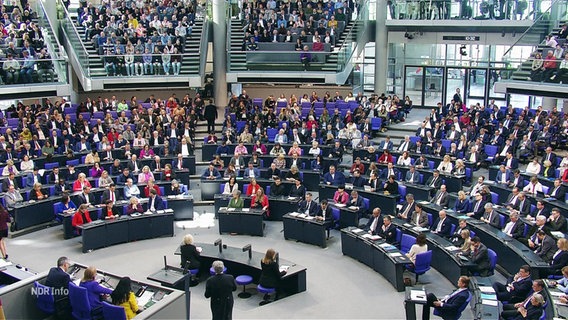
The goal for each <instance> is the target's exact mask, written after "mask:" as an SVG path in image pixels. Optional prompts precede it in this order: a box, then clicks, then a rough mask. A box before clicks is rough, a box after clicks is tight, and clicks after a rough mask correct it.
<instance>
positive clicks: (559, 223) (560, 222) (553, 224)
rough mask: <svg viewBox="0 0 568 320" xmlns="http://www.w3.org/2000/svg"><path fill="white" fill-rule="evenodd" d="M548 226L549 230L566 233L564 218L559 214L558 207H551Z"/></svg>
mask: <svg viewBox="0 0 568 320" xmlns="http://www.w3.org/2000/svg"><path fill="white" fill-rule="evenodd" d="M548 228H549V229H550V231H560V232H562V233H566V218H564V216H563V215H561V214H560V209H558V208H552V211H551V214H550V217H549V218H548Z"/></svg>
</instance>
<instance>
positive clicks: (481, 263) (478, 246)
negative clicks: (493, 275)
mask: <svg viewBox="0 0 568 320" xmlns="http://www.w3.org/2000/svg"><path fill="white" fill-rule="evenodd" d="M471 246H472V250H471V252H470V253H469V256H468V258H469V259H470V260H471V262H473V263H474V264H475V265H474V266H472V267H470V268H469V271H470V272H471V273H479V275H480V276H482V277H487V276H488V275H489V271H490V269H491V262H490V261H489V254H488V253H487V247H486V246H485V245H484V244H483V243H481V239H479V237H478V236H475V237H473V238H472V239H471Z"/></svg>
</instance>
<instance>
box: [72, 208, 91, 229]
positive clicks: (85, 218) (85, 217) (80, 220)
mask: <svg viewBox="0 0 568 320" xmlns="http://www.w3.org/2000/svg"><path fill="white" fill-rule="evenodd" d="M88 209H89V205H88V204H86V203H83V204H82V205H80V206H79V210H77V212H75V214H74V215H73V220H72V221H71V224H72V225H73V228H75V232H76V233H77V234H81V229H79V228H78V227H79V226H81V225H83V224H85V223H89V222H92V220H91V216H90V215H89V210H88Z"/></svg>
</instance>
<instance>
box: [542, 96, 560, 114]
mask: <svg viewBox="0 0 568 320" xmlns="http://www.w3.org/2000/svg"><path fill="white" fill-rule="evenodd" d="M557 104H558V100H556V98H549V97H542V109H543V110H548V111H550V110H552V108H554V107H556V105H557Z"/></svg>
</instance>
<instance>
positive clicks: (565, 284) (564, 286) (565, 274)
mask: <svg viewBox="0 0 568 320" xmlns="http://www.w3.org/2000/svg"><path fill="white" fill-rule="evenodd" d="M550 286H552V287H556V289H558V290H560V291H562V292H563V293H565V294H566V293H568V266H565V267H563V268H562V279H558V280H556V281H551V282H550Z"/></svg>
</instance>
